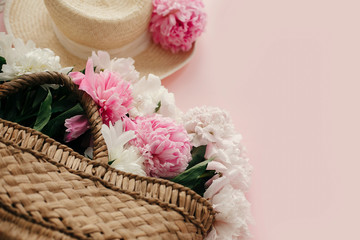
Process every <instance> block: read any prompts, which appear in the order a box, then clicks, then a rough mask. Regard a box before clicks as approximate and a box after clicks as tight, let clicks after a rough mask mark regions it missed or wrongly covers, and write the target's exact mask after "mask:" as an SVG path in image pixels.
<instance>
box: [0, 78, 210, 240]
mask: <svg viewBox="0 0 360 240" xmlns="http://www.w3.org/2000/svg"><path fill="white" fill-rule="evenodd" d="M39 79H40V80H39ZM44 79H47V80H44ZM25 80H26V81H25ZM69 80H70V79H69V78H68V77H67V76H63V75H60V74H57V73H41V74H33V75H28V76H24V77H22V78H21V79H19V80H15V81H13V82H10V83H6V84H3V85H0V97H3V96H6V95H7V94H8V93H10V92H15V91H16V90H15V89H18V87H19V86H17V87H14V86H16V85H19V84H20V83H21V82H24V81H25V82H26V84H25V85H26V86H27V85H31V83H33V82H37V83H39V82H40V83H44V81H45V82H47V83H54V82H58V83H61V82H62V85H66V84H69V87H70V88H72V89H74V91H77V90H76V87H74V86H73V85H72V84H71V80H70V81H69ZM49 81H50V82H49ZM20 85H21V86H22V87H23V85H22V84H20ZM79 96H81V98H82V99H85V100H87V101H82V102H83V103H84V104H85V105H88V106H91V107H90V108H88V110H86V112H87V114H88V116H90V118H89V119H92V120H93V121H91V120H89V122H90V123H91V125H92V128H94V129H93V132H94V133H95V134H98V132H97V131H96V128H97V127H98V125H99V124H100V125H101V119H100V121H99V115H98V113H97V111H95V112H92V110H91V109H93V103H92V102H91V101H88V99H87V97H86V96H87V95H85V94H82V93H79ZM84 104H83V106H84ZM84 108H85V109H86V108H87V107H84ZM94 139H95V138H94ZM96 139H97V145H102V144H103V138H102V136H101V132H100V134H98V136H97V138H96ZM94 147H95V148H96V149H103V151H98V152H97V153H96V154H95V156H96V160H95V161H91V160H89V159H87V158H85V157H83V156H82V155H80V154H78V153H76V152H74V151H73V150H72V149H70V148H69V147H67V146H66V145H62V144H60V143H58V142H56V141H55V140H53V139H51V138H49V137H48V136H46V135H44V134H42V133H40V132H37V131H35V130H33V129H30V128H27V127H23V126H20V125H18V124H16V123H12V122H8V121H5V120H2V119H0V206H1V208H0V235H1V237H2V238H4V239H165V238H168V239H202V237H203V236H204V235H205V234H206V233H207V232H208V230H209V229H210V227H211V224H212V222H213V220H214V214H215V213H214V211H213V209H212V207H211V205H210V204H209V203H208V202H207V201H206V200H205V199H204V198H202V197H200V196H199V195H197V194H196V193H194V192H193V191H192V190H190V189H188V188H186V187H183V186H181V185H179V184H175V183H173V182H170V181H167V180H163V179H155V178H148V177H140V176H137V175H132V174H128V173H123V172H120V171H117V170H115V169H112V168H110V167H109V166H108V165H107V164H105V163H104V154H107V151H106V146H94Z"/></svg>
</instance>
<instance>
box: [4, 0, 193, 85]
mask: <svg viewBox="0 0 360 240" xmlns="http://www.w3.org/2000/svg"><path fill="white" fill-rule="evenodd" d="M47 2H49V3H51V4H52V5H54V6H52V7H51V8H53V7H58V6H55V5H56V2H59V3H63V4H62V8H63V7H64V6H66V5H64V4H65V3H66V2H69V1H66V2H65V1H54V2H53V1H47ZM81 2H84V1H74V3H73V4H76V3H79V4H80V5H81ZM89 2H94V1H89ZM117 2H118V3H117V5H121V2H127V3H131V2H139V3H137V4H135V5H141V4H140V2H141V1H134V0H131V1H117ZM147 2H148V0H147ZM142 4H143V3H142ZM87 5H89V3H87ZM68 7H69V6H68ZM126 8H130V7H129V6H128V7H126ZM129 10H130V9H129ZM57 11H58V10H56V9H54V10H53V11H52V14H54V15H55V18H56V19H57V21H59V24H61V22H62V21H69V19H64V18H66V17H65V16H63V15H62V14H63V12H64V11H60V12H57ZM69 11H70V12H69ZM74 11H75V10H74V9H67V12H68V15H67V16H69V15H71V16H72V17H74V16H78V15H79V12H75V13H74ZM34 13H36V14H34ZM56 15H58V16H56ZM19 16H21V18H20V17H19ZM61 16H63V17H62V19H61ZM114 19H115V18H114ZM141 19H142V21H143V20H144V19H143V18H141ZM148 20H149V19H148ZM52 21H53V20H52V18H51V16H50V13H49V11H48V10H47V8H46V6H45V3H44V0H27V1H23V0H7V3H6V6H5V11H4V23H5V27H6V31H7V32H8V33H9V34H13V35H14V36H15V37H17V38H21V39H23V40H24V41H28V40H32V41H34V42H35V43H36V46H37V47H40V48H50V49H51V50H52V51H54V52H55V55H57V56H59V57H60V63H61V65H62V66H63V67H69V66H73V67H74V69H75V70H76V71H80V70H82V69H83V68H84V66H85V65H86V60H84V59H81V58H79V57H76V56H75V55H73V54H72V53H71V52H69V51H67V50H66V49H65V48H64V47H63V45H62V44H61V43H60V42H59V40H58V39H57V37H56V35H55V32H54V30H53V26H52ZM77 21H78V22H76V25H77V27H76V26H75V25H74V24H75V23H72V27H70V30H69V31H71V32H77V30H76V29H77V28H79V27H80V26H82V27H83V28H85V29H87V27H89V26H90V27H91V30H92V31H90V33H91V34H93V35H94V36H97V38H96V39H98V40H101V41H102V40H104V39H110V38H108V36H107V35H106V34H103V35H101V36H99V35H97V34H98V33H95V30H96V28H95V27H93V26H92V24H93V22H92V23H91V24H89V23H88V25H87V26H84V25H83V24H84V22H81V19H78V20H77ZM116 21H118V20H116ZM70 23H71V22H70ZM70 23H69V22H67V23H65V24H70ZM132 23H133V24H132V25H127V26H131V27H134V24H135V25H139V24H140V22H139V19H135V20H133V21H132ZM66 26H69V25H66ZM120 26H124V24H120ZM147 26H148V24H146V27H147ZM136 28H138V29H139V32H136V31H135V30H131V31H130V30H129V31H127V33H126V34H125V35H124V36H123V37H122V38H121V39H124V43H127V42H128V41H130V40H131V39H133V38H134V37H133V36H128V34H129V32H134V33H132V34H130V35H133V34H135V37H136V36H139V35H140V34H141V32H143V30H144V29H143V28H141V26H136ZM80 29H81V28H80ZM110 29H111V31H114V32H115V33H116V32H119V31H120V32H123V33H125V30H120V29H116V31H115V30H114V29H112V28H110ZM88 35H89V34H87V36H88ZM70 39H73V40H74V38H73V37H70ZM111 39H113V38H111ZM118 41H120V40H119V39H118V40H117V41H116V42H118ZM120 42H121V41H120ZM83 43H84V42H83ZM85 45H88V44H85ZM112 47H114V46H112ZM99 49H102V50H109V49H108V48H106V47H102V48H99ZM194 50H195V46H194V47H193V48H192V49H191V50H190V51H188V52H179V53H176V54H174V53H172V52H171V51H167V50H164V49H163V48H161V47H160V46H159V45H156V44H150V46H149V47H148V48H147V49H146V50H144V51H143V52H141V53H140V54H138V55H136V56H133V59H134V60H135V68H136V70H137V71H139V72H140V75H141V76H147V75H148V74H150V73H152V74H155V75H157V76H159V77H160V78H161V79H163V78H165V77H167V76H169V75H170V74H172V73H174V72H175V71H177V70H179V69H180V68H182V67H183V66H184V65H185V64H187V63H188V62H189V61H190V59H191V57H192V55H193V53H194ZM89 57H90V56H89ZM112 57H118V58H119V57H124V58H126V57H129V56H112Z"/></svg>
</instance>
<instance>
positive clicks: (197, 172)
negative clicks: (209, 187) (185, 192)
mask: <svg viewBox="0 0 360 240" xmlns="http://www.w3.org/2000/svg"><path fill="white" fill-rule="evenodd" d="M211 160H212V159H208V160H206V161H203V162H200V163H198V164H196V165H195V166H193V167H192V168H190V169H187V170H186V171H185V172H183V173H181V174H179V175H177V176H176V177H174V178H173V179H171V181H173V182H176V183H180V184H182V185H184V186H185V187H188V188H191V189H193V188H194V187H195V186H196V185H197V183H198V181H199V180H200V179H201V175H203V174H204V173H205V171H206V167H207V165H208V163H209V162H211Z"/></svg>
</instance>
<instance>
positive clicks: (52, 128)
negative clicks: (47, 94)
mask: <svg viewBox="0 0 360 240" xmlns="http://www.w3.org/2000/svg"><path fill="white" fill-rule="evenodd" d="M83 113H84V110H83V108H82V107H81V105H80V103H78V104H76V105H75V106H73V107H72V108H70V109H68V110H67V111H66V112H63V113H62V114H60V115H59V116H57V117H55V118H53V119H51V120H50V121H49V123H48V124H47V125H46V126H45V127H44V129H43V131H42V132H43V133H45V134H47V135H48V136H50V137H53V136H54V135H55V134H56V133H57V132H58V130H59V129H62V127H63V126H64V123H65V120H66V119H68V118H71V117H73V116H75V115H79V114H83Z"/></svg>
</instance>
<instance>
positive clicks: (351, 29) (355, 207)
mask: <svg viewBox="0 0 360 240" xmlns="http://www.w3.org/2000/svg"><path fill="white" fill-rule="evenodd" d="M205 5H206V11H207V13H208V24H207V30H206V32H205V33H204V34H203V35H202V36H201V38H200V40H199V41H198V43H197V49H196V52H195V55H194V58H193V59H192V60H191V61H190V64H188V65H187V66H186V67H185V68H183V69H182V70H180V71H178V72H177V73H175V74H174V75H172V76H171V77H168V78H167V79H165V80H163V84H164V85H165V86H166V87H167V88H169V90H170V91H172V92H174V93H175V96H176V100H177V104H178V106H179V107H180V108H182V110H184V111H186V110H187V109H189V108H191V107H195V106H200V105H205V104H206V105H212V106H219V107H222V108H225V109H227V110H228V111H229V112H230V114H231V116H232V118H233V121H234V124H235V126H236V128H237V129H238V130H239V131H240V132H241V133H242V135H243V137H244V144H245V145H246V146H247V149H248V153H249V156H250V157H251V164H252V165H253V166H254V173H253V177H252V185H251V189H250V192H249V194H248V195H249V199H250V201H251V203H252V212H253V215H254V219H255V224H254V225H253V226H252V227H251V231H252V234H253V236H254V239H255V240H264V239H266V240H289V239H291V240H303V239H311V240H312V239H314V240H315V239H316V240H318V239H326V240H338V239H360V232H359V231H358V221H359V220H358V216H359V215H360V207H359V202H360V191H359V183H360V174H359V170H360V161H359V160H360V153H359V152H360V151H358V149H359V146H358V145H359V136H360V127H359V125H360V111H359V103H360V94H359V89H360V81H359V77H360V71H359V70H358V69H359V66H360V57H359V56H360V32H359V30H358V29H359V26H358V25H359V22H360V15H359V14H358V9H359V7H360V6H359V3H358V1H355V0H344V1H334V0H327V1H325V0H303V1H288V0H273V1H266V0H259V1H244V0H240V1H231V0H222V1H210V0H205ZM1 25H2V23H1ZM0 30H3V27H2V26H1V28H0Z"/></svg>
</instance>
